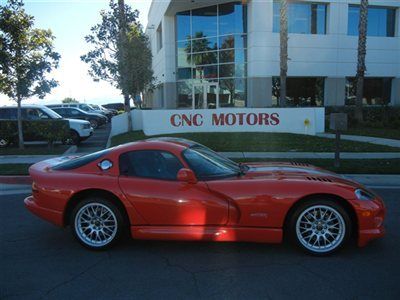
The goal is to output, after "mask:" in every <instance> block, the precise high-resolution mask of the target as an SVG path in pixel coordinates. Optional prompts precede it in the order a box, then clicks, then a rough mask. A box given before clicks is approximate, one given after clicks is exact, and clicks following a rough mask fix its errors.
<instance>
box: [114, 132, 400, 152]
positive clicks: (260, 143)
mask: <svg viewBox="0 0 400 300" xmlns="http://www.w3.org/2000/svg"><path fill="white" fill-rule="evenodd" d="M163 136H172V137H182V138H186V139H190V140H193V141H196V142H199V143H201V144H203V145H205V146H208V147H210V148H212V149H214V150H215V151H226V152H289V151H296V152H333V151H334V147H335V141H334V140H333V139H327V138H322V137H316V136H309V135H301V134H291V133H264V132H262V133H254V132H226V133H225V132H224V133H209V132H208V133H180V134H165V135H163ZM146 138H148V137H147V136H145V135H144V133H143V131H133V132H130V133H124V134H121V135H118V136H114V137H113V138H112V140H111V144H112V145H113V146H115V145H119V144H123V143H127V142H132V141H136V140H141V139H146ZM341 151H342V152H397V151H400V148H394V147H387V146H381V145H375V144H370V143H361V142H353V141H342V142H341Z"/></svg>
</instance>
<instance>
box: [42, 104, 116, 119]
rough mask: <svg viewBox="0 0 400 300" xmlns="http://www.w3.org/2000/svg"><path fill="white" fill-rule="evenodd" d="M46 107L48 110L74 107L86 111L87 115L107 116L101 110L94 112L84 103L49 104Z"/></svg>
mask: <svg viewBox="0 0 400 300" xmlns="http://www.w3.org/2000/svg"><path fill="white" fill-rule="evenodd" d="M47 107H49V108H54V107H75V108H79V109H82V110H83V111H86V112H88V113H97V114H101V115H104V116H107V114H106V113H104V112H103V111H102V110H96V109H94V108H93V107H91V106H90V105H89V104H86V103H60V104H50V105H47ZM107 118H108V117H107Z"/></svg>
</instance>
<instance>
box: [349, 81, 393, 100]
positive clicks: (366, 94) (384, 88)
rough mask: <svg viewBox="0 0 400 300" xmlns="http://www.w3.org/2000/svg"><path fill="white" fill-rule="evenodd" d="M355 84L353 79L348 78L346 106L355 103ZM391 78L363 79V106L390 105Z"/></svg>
mask: <svg viewBox="0 0 400 300" xmlns="http://www.w3.org/2000/svg"><path fill="white" fill-rule="evenodd" d="M356 91H357V82H356V78H355V77H348V78H347V82H346V105H355V103H356ZM391 91H392V78H390V77H380V78H377V77H375V78H372V77H369V78H364V88H363V105H386V104H389V103H390V97H391Z"/></svg>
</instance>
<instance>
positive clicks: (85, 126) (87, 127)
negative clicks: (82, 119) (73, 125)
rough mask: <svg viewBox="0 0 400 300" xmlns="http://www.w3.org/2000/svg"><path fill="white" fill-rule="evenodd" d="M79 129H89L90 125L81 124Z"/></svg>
mask: <svg viewBox="0 0 400 300" xmlns="http://www.w3.org/2000/svg"><path fill="white" fill-rule="evenodd" d="M81 129H90V123H87V124H81Z"/></svg>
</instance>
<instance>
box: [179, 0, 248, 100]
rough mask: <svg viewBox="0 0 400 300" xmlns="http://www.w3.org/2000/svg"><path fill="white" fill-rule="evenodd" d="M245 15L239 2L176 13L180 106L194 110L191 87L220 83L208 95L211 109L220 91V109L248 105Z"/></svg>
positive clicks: (244, 9)
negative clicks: (246, 101)
mask: <svg viewBox="0 0 400 300" xmlns="http://www.w3.org/2000/svg"><path fill="white" fill-rule="evenodd" d="M246 14H247V12H246V6H243V5H242V3H241V2H239V1H237V2H232V3H225V4H220V5H214V6H210V7H204V8H199V9H195V10H192V11H186V12H180V13H178V14H177V16H176V27H177V34H176V38H177V72H176V74H177V75H176V76H177V80H178V88H177V89H178V102H179V103H178V107H182V108H185V107H186V108H187V107H191V105H192V99H193V88H192V87H194V88H195V89H196V87H198V86H199V85H201V84H203V83H207V82H216V84H217V85H216V86H213V88H214V89H215V91H212V92H207V107H208V108H210V107H209V106H210V105H211V106H212V105H214V108H215V106H216V102H217V101H216V100H217V97H216V95H217V92H216V91H217V90H219V92H218V95H219V96H221V97H222V101H220V106H221V107H222V106H241V107H243V106H245V100H246V84H245V82H246V79H245V77H246V59H247V58H246V57H247V52H246V47H247V35H246V32H247V25H246V24H247V17H246ZM217 86H218V88H216V87H217ZM224 99H226V101H225V100H224ZM195 102H196V101H195Z"/></svg>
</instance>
